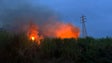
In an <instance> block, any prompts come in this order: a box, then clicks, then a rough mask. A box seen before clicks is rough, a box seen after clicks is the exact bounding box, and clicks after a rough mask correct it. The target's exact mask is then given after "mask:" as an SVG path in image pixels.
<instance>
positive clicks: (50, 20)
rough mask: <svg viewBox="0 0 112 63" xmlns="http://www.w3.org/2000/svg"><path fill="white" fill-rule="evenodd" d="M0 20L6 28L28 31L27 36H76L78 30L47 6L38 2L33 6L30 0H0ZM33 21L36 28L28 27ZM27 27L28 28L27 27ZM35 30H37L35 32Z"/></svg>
mask: <svg viewBox="0 0 112 63" xmlns="http://www.w3.org/2000/svg"><path fill="white" fill-rule="evenodd" d="M0 1H1V2H0V9H2V10H0V21H1V23H3V25H4V26H3V27H4V28H5V29H7V30H11V31H14V32H15V31H16V32H26V33H27V32H28V36H31V38H32V37H33V38H34V37H35V38H36V37H39V36H37V35H39V34H40V35H42V36H44V37H57V38H78V37H79V33H80V30H79V28H77V27H76V26H73V25H72V24H68V23H67V24H66V23H63V22H61V21H60V20H59V19H58V15H57V14H56V13H55V12H54V11H53V10H51V9H50V8H49V7H46V6H42V5H40V4H39V3H38V1H37V4H36V5H35V6H34V5H33V3H31V0H24V1H23V0H0ZM31 22H32V23H35V25H36V26H37V27H38V30H37V29H35V27H36V26H35V27H34V28H32V27H29V24H30V23H31ZM28 27H29V28H28ZM36 31H37V32H36Z"/></svg>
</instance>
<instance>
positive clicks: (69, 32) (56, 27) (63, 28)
mask: <svg viewBox="0 0 112 63" xmlns="http://www.w3.org/2000/svg"><path fill="white" fill-rule="evenodd" d="M43 31H44V32H43V34H44V35H45V36H47V37H55V38H61V39H65V38H68V39H69V38H74V39H77V38H78V37H79V35H80V29H79V28H78V27H76V26H74V25H72V24H69V23H63V22H54V23H50V24H46V25H44V29H43Z"/></svg>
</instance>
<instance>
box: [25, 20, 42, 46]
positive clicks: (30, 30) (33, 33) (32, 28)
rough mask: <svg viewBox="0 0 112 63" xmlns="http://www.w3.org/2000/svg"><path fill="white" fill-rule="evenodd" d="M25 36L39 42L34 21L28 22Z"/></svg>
mask: <svg viewBox="0 0 112 63" xmlns="http://www.w3.org/2000/svg"><path fill="white" fill-rule="evenodd" d="M27 36H28V37H29V39H30V40H32V41H35V42H37V43H38V44H40V36H39V31H38V26H37V25H36V24H34V23H32V22H31V23H30V24H29V27H28V31H27Z"/></svg>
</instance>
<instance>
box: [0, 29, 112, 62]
mask: <svg viewBox="0 0 112 63" xmlns="http://www.w3.org/2000/svg"><path fill="white" fill-rule="evenodd" d="M0 63H112V38H111V37H106V38H92V37H87V38H78V39H77V40H75V39H73V38H71V39H60V38H44V39H42V40H41V41H40V44H39V45H38V44H37V43H36V42H35V41H31V40H29V39H28V37H27V36H26V35H25V33H19V34H17V33H10V32H7V31H4V30H1V31H0Z"/></svg>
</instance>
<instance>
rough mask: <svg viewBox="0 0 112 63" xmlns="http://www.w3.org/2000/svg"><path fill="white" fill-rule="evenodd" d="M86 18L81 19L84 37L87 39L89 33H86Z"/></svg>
mask: <svg viewBox="0 0 112 63" xmlns="http://www.w3.org/2000/svg"><path fill="white" fill-rule="evenodd" d="M85 19H86V18H85V16H82V17H81V23H82V37H83V38H86V37H87V31H86V25H85V22H86V21H85Z"/></svg>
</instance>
